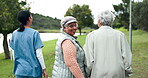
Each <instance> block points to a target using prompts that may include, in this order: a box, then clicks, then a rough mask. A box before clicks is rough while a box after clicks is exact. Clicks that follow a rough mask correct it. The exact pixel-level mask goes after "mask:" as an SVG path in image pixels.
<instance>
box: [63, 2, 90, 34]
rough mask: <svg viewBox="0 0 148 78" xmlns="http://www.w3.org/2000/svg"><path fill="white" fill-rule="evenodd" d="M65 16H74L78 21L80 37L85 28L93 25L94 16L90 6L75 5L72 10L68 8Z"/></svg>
mask: <svg viewBox="0 0 148 78" xmlns="http://www.w3.org/2000/svg"><path fill="white" fill-rule="evenodd" d="M65 16H73V17H75V18H76V19H77V21H78V24H79V27H78V29H79V32H80V35H81V29H82V28H83V27H91V26H92V25H93V15H92V14H91V10H90V9H89V6H88V5H83V6H79V5H77V4H74V5H73V7H72V8H68V10H67V12H66V14H65Z"/></svg>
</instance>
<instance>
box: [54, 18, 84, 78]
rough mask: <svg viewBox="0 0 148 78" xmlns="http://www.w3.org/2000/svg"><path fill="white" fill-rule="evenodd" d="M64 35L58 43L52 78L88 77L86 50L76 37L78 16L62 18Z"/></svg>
mask: <svg viewBox="0 0 148 78" xmlns="http://www.w3.org/2000/svg"><path fill="white" fill-rule="evenodd" d="M61 27H62V35H61V37H60V38H59V39H58V41H57V43H56V55H55V62H54V67H53V71H52V78H86V73H85V70H84V50H83V49H82V47H81V45H80V44H79V42H78V41H77V40H76V38H75V37H74V34H75V33H76V30H77V29H78V24H77V20H76V18H74V17H72V16H66V17H64V18H63V19H62V20H61Z"/></svg>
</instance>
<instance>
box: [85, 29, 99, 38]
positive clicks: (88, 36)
mask: <svg viewBox="0 0 148 78" xmlns="http://www.w3.org/2000/svg"><path fill="white" fill-rule="evenodd" d="M96 32H97V30H94V31H92V32H90V33H88V34H87V36H86V37H87V38H90V37H93V36H94V34H95V33H96Z"/></svg>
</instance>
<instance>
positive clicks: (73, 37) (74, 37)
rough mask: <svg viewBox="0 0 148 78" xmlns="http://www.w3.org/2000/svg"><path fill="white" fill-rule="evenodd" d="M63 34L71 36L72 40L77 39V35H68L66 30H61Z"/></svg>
mask: <svg viewBox="0 0 148 78" xmlns="http://www.w3.org/2000/svg"><path fill="white" fill-rule="evenodd" d="M62 33H63V34H64V35H67V36H68V37H70V38H72V39H74V40H76V39H77V37H76V36H71V35H69V34H67V33H66V32H64V31H63V32H62Z"/></svg>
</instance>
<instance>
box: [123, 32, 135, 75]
mask: <svg viewBox="0 0 148 78" xmlns="http://www.w3.org/2000/svg"><path fill="white" fill-rule="evenodd" d="M121 38H122V41H121V45H122V46H121V51H122V58H123V61H124V67H125V68H124V69H125V74H126V77H129V76H131V75H132V68H131V64H132V53H131V49H130V47H129V44H128V42H127V40H126V37H125V35H124V34H123V35H122V37H121Z"/></svg>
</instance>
